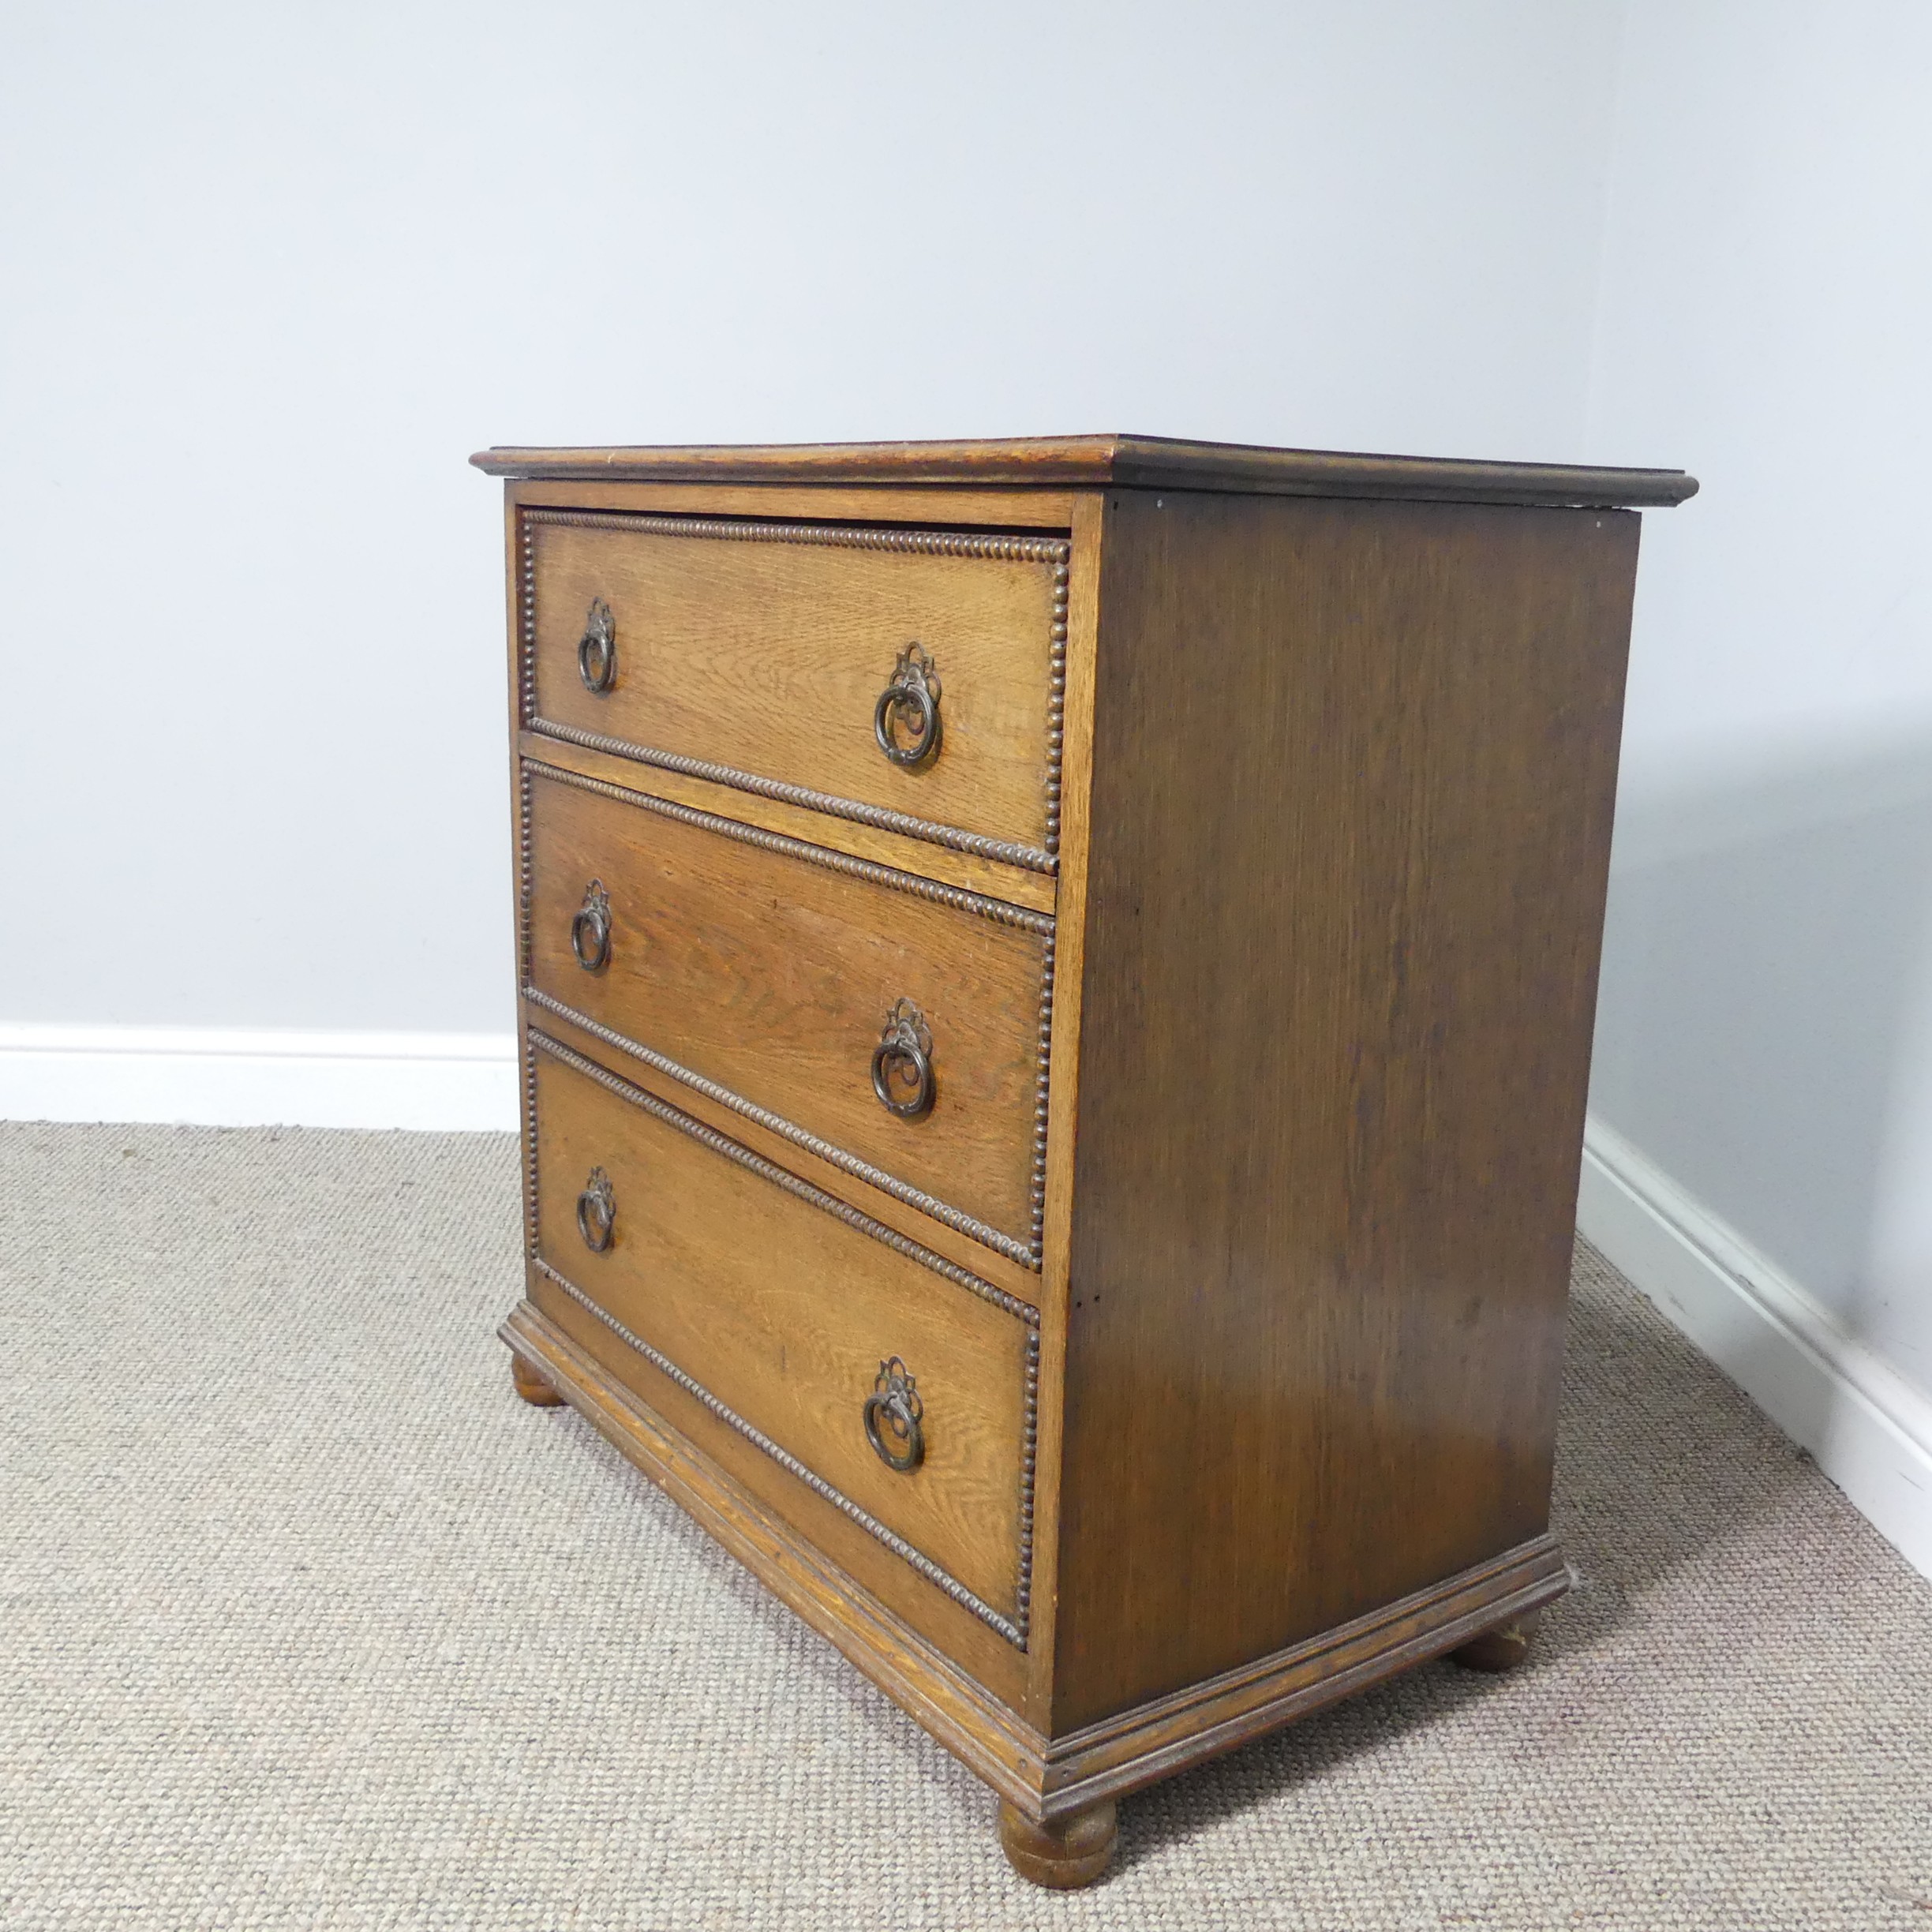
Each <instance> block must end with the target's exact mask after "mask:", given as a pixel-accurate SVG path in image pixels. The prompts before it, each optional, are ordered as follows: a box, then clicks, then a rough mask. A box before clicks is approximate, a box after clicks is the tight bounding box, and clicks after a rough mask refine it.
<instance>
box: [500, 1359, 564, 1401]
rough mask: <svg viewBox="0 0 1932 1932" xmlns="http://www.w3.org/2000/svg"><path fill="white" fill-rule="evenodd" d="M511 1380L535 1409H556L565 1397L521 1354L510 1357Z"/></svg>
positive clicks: (519, 1392) (517, 1390)
mask: <svg viewBox="0 0 1932 1932" xmlns="http://www.w3.org/2000/svg"><path fill="white" fill-rule="evenodd" d="M510 1380H511V1385H512V1386H513V1387H515V1390H516V1392H517V1393H518V1394H519V1395H521V1396H522V1398H523V1399H524V1400H525V1401H526V1402H528V1403H529V1404H530V1406H531V1407H532V1408H533V1409H554V1408H556V1406H558V1405H559V1404H560V1402H562V1401H563V1399H564V1398H563V1397H562V1396H561V1395H559V1394H558V1393H557V1392H556V1390H555V1389H553V1388H552V1387H551V1386H550V1384H549V1383H548V1382H546V1381H545V1380H544V1379H543V1377H542V1376H540V1375H539V1374H538V1373H537V1371H536V1370H535V1369H534V1368H532V1367H531V1366H530V1364H529V1363H528V1362H526V1361H525V1360H524V1359H523V1357H522V1356H521V1355H512V1356H511V1357H510Z"/></svg>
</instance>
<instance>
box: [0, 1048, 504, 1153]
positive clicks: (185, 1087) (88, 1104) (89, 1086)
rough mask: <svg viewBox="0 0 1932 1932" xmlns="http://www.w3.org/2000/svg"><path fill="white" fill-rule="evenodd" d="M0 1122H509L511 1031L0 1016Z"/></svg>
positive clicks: (469, 1125)
mask: <svg viewBox="0 0 1932 1932" xmlns="http://www.w3.org/2000/svg"><path fill="white" fill-rule="evenodd" d="M0 1120H14V1121H163V1122H168V1123H191V1124H193V1125H201V1126H211V1127H376V1128H384V1127H409V1128H419V1129H470V1130H474V1129H493V1130H499V1131H503V1132H512V1131H514V1130H515V1127H516V1124H517V1092H516V1036H515V1035H514V1034H512V1033H507V1032H506V1033H502V1034H496V1033H330V1032H248V1031H243V1030H240V1029H230V1028H197V1027H79V1026H0Z"/></svg>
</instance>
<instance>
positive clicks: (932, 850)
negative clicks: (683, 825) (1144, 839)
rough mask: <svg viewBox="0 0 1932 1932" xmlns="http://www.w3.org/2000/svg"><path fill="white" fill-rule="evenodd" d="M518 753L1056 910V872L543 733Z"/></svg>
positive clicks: (523, 736) (527, 739)
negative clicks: (987, 856)
mask: <svg viewBox="0 0 1932 1932" xmlns="http://www.w3.org/2000/svg"><path fill="white" fill-rule="evenodd" d="M517 748H518V750H519V751H520V752H521V753H522V755H523V756H524V757H526V758H530V759H533V760H534V762H537V764H540V765H550V766H558V767H560V768H561V769H564V770H566V771H574V772H581V773H583V775H584V776H585V777H588V778H595V779H598V780H600V781H601V782H603V783H604V784H614V785H616V786H619V787H620V788H622V789H624V790H627V791H631V792H638V791H642V792H650V794H651V796H653V797H655V798H662V799H672V801H673V802H674V803H677V804H680V805H687V806H689V807H691V809H692V810H693V811H702V812H711V813H713V814H717V815H718V816H720V817H722V818H733V819H736V820H737V821H738V822H739V823H741V824H743V825H748V826H758V827H759V828H760V829H762V830H765V831H767V832H776V833H778V834H779V836H780V837H783V838H794V839H800V840H803V841H804V842H805V843H807V844H812V845H822V846H825V847H827V848H829V849H830V850H832V851H833V852H845V853H848V854H849V855H850V856H852V857H853V858H855V859H866V860H867V861H868V862H869V863H871V864H874V865H882V866H890V867H892V868H893V871H898V872H916V873H918V874H920V875H921V876H922V877H923V878H930V879H937V880H938V881H939V882H941V883H942V884H943V885H947V886H958V887H959V888H960V890H961V891H962V892H969V893H978V894H979V897H982V898H986V899H998V900H1003V901H1004V902H1005V904H1009V905H1017V906H1024V907H1025V908H1027V909H1028V911H1029V912H1046V913H1051V912H1053V911H1054V908H1055V906H1056V905H1057V904H1058V900H1059V892H1058V882H1057V881H1056V880H1055V878H1054V875H1053V874H1051V873H1042V872H1035V871H1031V870H1028V869H1027V868H1024V867H1020V866H1013V865H1004V864H1002V863H1000V862H999V861H998V859H983V858H981V857H980V856H979V855H978V854H977V853H975V852H954V851H953V850H951V849H950V848H948V847H946V846H944V845H939V844H933V843H932V842H931V841H928V840H923V839H917V838H911V837H907V836H906V835H905V834H904V833H898V832H891V831H886V830H884V829H881V828H880V827H878V826H869V825H861V824H859V823H856V822H854V821H853V820H852V819H849V818H836V817H833V815H831V814H828V813H826V812H822V811H812V810H811V809H810V808H809V807H805V806H799V805H789V804H786V803H783V802H782V801H781V800H779V799H769V798H762V797H761V796H759V795H758V793H756V792H743V791H739V790H736V789H734V788H732V787H731V786H729V785H726V784H716V783H713V781H711V780H710V779H706V778H694V777H689V776H687V774H686V773H682V772H676V771H672V770H671V769H668V767H667V766H661V765H648V766H640V765H639V764H638V762H637V761H636V760H635V759H633V758H627V757H624V756H623V755H621V754H616V753H613V752H608V751H597V750H596V749H595V748H594V747H588V746H584V745H579V744H577V743H573V742H572V741H571V740H570V739H567V738H560V737H557V736H552V735H550V734H548V733H545V732H529V731H526V732H519V733H518V734H517Z"/></svg>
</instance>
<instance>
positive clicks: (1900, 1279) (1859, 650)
mask: <svg viewBox="0 0 1932 1932" xmlns="http://www.w3.org/2000/svg"><path fill="white" fill-rule="evenodd" d="M1929 347H1932V9H1929V8H1927V7H1926V6H1923V4H1920V3H1919V0H1892V3H1890V4H1874V0H1858V3H1857V4H1847V5H1836V6H1819V5H1793V4H1772V5H1766V4H1765V3H1764V0H1637V3H1636V4H1634V5H1633V6H1632V7H1631V9H1630V12H1629V19H1628V32H1627V39H1626V43H1625V45H1624V47H1623V58H1622V70H1621V76H1620V82H1619V92H1618V107H1617V116H1616V138H1615V160H1614V166H1613V170H1612V189H1611V195H1610V210H1609V219H1608V227H1607V233H1606V239H1605V248H1604V280H1603V295H1602V299H1601V304H1600V306H1599V309H1598V313H1597V332H1596V345H1595V350H1594V354H1593V367H1592V381H1591V394H1590V405H1589V436H1588V452H1587V453H1588V454H1589V455H1590V456H1591V457H1592V458H1594V459H1599V460H1602V461H1606V462H1619V461H1623V460H1627V459H1632V458H1635V457H1638V456H1642V457H1643V458H1645V459H1648V460H1653V461H1655V460H1659V459H1668V460H1670V461H1672V462H1682V463H1683V464H1684V465H1685V466H1687V468H1690V469H1691V470H1694V471H1695V472H1696V474H1698V477H1700V478H1701V479H1702V482H1703V485H1704V493H1703V494H1702V496H1700V497H1698V499H1697V500H1696V501H1695V502H1694V504H1692V505H1690V507H1689V508H1687V510H1685V511H1682V512H1679V513H1676V514H1675V515H1672V516H1669V517H1653V518H1650V519H1647V520H1646V527H1645V531H1644V546H1643V552H1644V553H1643V560H1642V569H1641V571H1640V572H1639V576H1638V618H1637V624H1636V631H1635V637H1634V644H1633V653H1632V663H1631V687H1630V702H1629V711H1628V716H1627V727H1626V733H1625V768H1624V783H1623V794H1622V797H1621V799H1620V801H1619V822H1618V830H1617V845H1616V861H1615V873H1614V878H1613V883H1612V897H1611V909H1610V918H1609V926H1608V936H1607V946H1606V959H1605V966H1604V983H1603V991H1602V998H1601V1017H1600V1023H1599V1027H1598V1032H1597V1068H1596V1078H1595V1087H1594V1095H1593V1099H1594V1104H1595V1107H1596V1110H1597V1113H1598V1114H1599V1115H1600V1116H1601V1118H1603V1120H1604V1121H1605V1122H1606V1123H1607V1124H1608V1125H1609V1126H1611V1127H1612V1128H1613V1129H1615V1130H1616V1132H1617V1133H1619V1134H1620V1135H1622V1136H1624V1138H1625V1139H1626V1140H1628V1141H1629V1142H1631V1143H1632V1144H1634V1145H1635V1146H1636V1147H1637V1148H1640V1149H1641V1150H1642V1152H1643V1154H1644V1155H1645V1156H1646V1157H1647V1159H1649V1160H1650V1161H1651V1162H1653V1163H1655V1164H1656V1165H1657V1166H1659V1167H1661V1168H1662V1169H1663V1170H1665V1171H1666V1172H1667V1173H1668V1174H1669V1175H1670V1176H1671V1177H1672V1178H1673V1179H1674V1181H1676V1184H1677V1185H1678V1186H1679V1187H1680V1188H1682V1189H1683V1190H1685V1191H1686V1192H1687V1193H1688V1194H1690V1196H1694V1198H1695V1199H1697V1200H1698V1201H1700V1202H1702V1204H1704V1206H1705V1208H1707V1209H1708V1210H1709V1211H1711V1212H1712V1213H1713V1214H1715V1215H1718V1216H1720V1217H1721V1219H1724V1221H1726V1222H1728V1223H1730V1224H1731V1225H1732V1226H1733V1227H1735V1229H1736V1230H1739V1232H1740V1233H1741V1234H1742V1235H1743V1237H1745V1238H1746V1239H1747V1241H1749V1242H1750V1244H1751V1245H1753V1246H1754V1248H1756V1249H1758V1250H1759V1251H1760V1252H1762V1254H1763V1255H1764V1256H1766V1257H1768V1259H1769V1260H1770V1261H1771V1262H1772V1263H1773V1264H1775V1265H1776V1266H1777V1267H1779V1268H1780V1269H1781V1270H1782V1271H1784V1272H1785V1273H1786V1274H1787V1275H1788V1276H1789V1277H1790V1278H1792V1279H1793V1280H1795V1282H1797V1283H1798V1284H1799V1286H1801V1287H1802V1288H1803V1290H1805V1291H1806V1292H1807V1294H1809V1295H1810V1297H1813V1298H1814V1300H1815V1301H1816V1302H1817V1303H1818V1305H1820V1306H1821V1307H1822V1309H1823V1310H1824V1312H1825V1313H1826V1314H1827V1315H1828V1316H1829V1317H1830V1318H1831V1319H1832V1320H1833V1322H1834V1323H1835V1324H1837V1325H1838V1326H1839V1327H1840V1328H1841V1329H1842V1330H1843V1331H1844V1332H1845V1333H1846V1334H1847V1335H1849V1336H1850V1337H1851V1338H1852V1339H1855V1341H1857V1342H1859V1343H1860V1344H1861V1345H1863V1346H1866V1347H1867V1348H1870V1349H1871V1350H1875V1351H1877V1352H1878V1354H1880V1355H1881V1357H1884V1358H1885V1360H1886V1361H1888V1362H1889V1363H1890V1364H1891V1365H1893V1367H1894V1368H1896V1370H1897V1371H1898V1372H1900V1373H1901V1374H1902V1375H1904V1376H1907V1377H1908V1378H1909V1379H1910V1380H1911V1381H1912V1382H1914V1383H1915V1384H1916V1385H1917V1386H1918V1387H1919V1388H1920V1389H1922V1390H1928V1389H1932V571H1929V570H1928V561H1929V559H1932V540H1929V539H1928V534H1927V533H1928V531H1929V530H1932V474H1929V473H1928V470H1927V468H1926V452H1927V451H1928V449H1932V353H1929Z"/></svg>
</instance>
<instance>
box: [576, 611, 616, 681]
mask: <svg viewBox="0 0 1932 1932" xmlns="http://www.w3.org/2000/svg"><path fill="white" fill-rule="evenodd" d="M577 675H578V676H579V677H580V678H582V680H583V682H584V689H585V690H586V691H595V692H597V694H598V695H599V696H600V697H601V695H603V694H604V693H605V691H608V690H609V689H610V687H612V685H613V684H615V683H616V682H617V624H616V620H615V619H614V618H613V617H612V616H611V607H610V606H609V605H608V604H606V603H605V601H604V600H603V599H602V598H601V597H593V598H592V599H591V600H590V612H589V613H588V615H587V616H586V617H585V619H584V628H583V635H582V637H580V638H578V640H577Z"/></svg>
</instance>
